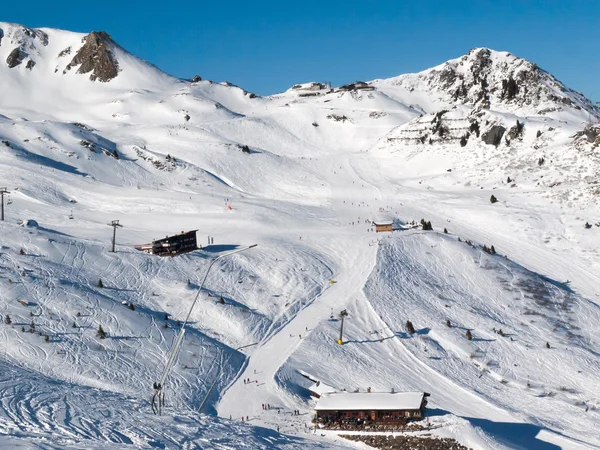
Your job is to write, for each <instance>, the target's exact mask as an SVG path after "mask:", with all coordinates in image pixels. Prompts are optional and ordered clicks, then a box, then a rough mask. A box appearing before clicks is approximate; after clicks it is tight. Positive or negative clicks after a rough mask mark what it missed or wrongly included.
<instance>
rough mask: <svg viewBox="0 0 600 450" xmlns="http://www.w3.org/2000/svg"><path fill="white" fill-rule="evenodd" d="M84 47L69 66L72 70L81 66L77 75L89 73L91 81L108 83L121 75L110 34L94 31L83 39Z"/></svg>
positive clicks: (68, 68)
mask: <svg viewBox="0 0 600 450" xmlns="http://www.w3.org/2000/svg"><path fill="white" fill-rule="evenodd" d="M83 42H84V44H83V46H82V47H81V48H80V49H79V51H78V52H77V54H76V55H75V56H74V57H73V59H72V60H71V62H70V63H69V64H68V65H67V67H66V69H65V70H71V68H72V67H73V66H77V65H79V69H78V70H77V73H81V74H83V73H89V72H91V74H90V80H92V81H96V80H98V81H101V82H108V81H110V80H112V79H113V78H115V77H116V76H117V75H118V74H119V63H118V61H117V59H116V58H115V55H114V53H113V52H112V48H113V47H114V46H115V45H116V44H115V43H114V41H113V40H112V39H111V37H110V36H109V35H108V33H106V32H104V31H93V32H92V33H90V34H88V35H87V36H85V37H84V38H83Z"/></svg>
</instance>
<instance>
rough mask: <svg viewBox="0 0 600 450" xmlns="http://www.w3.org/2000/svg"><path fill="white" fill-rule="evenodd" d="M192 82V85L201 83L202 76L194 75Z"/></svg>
mask: <svg viewBox="0 0 600 450" xmlns="http://www.w3.org/2000/svg"><path fill="white" fill-rule="evenodd" d="M190 81H191V82H192V83H198V82H199V81H202V78H200V75H194V77H193V78H192V79H191V80H190Z"/></svg>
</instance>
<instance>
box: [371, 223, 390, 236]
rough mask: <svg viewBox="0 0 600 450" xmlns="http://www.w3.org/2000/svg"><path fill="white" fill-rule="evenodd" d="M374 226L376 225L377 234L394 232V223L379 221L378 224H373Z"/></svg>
mask: <svg viewBox="0 0 600 450" xmlns="http://www.w3.org/2000/svg"><path fill="white" fill-rule="evenodd" d="M373 225H375V231H376V232H377V233H381V232H385V231H392V225H393V222H392V221H391V220H390V221H377V222H375V221H374V222H373Z"/></svg>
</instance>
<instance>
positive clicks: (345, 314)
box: [337, 309, 348, 345]
mask: <svg viewBox="0 0 600 450" xmlns="http://www.w3.org/2000/svg"><path fill="white" fill-rule="evenodd" d="M345 317H348V313H347V312H346V310H345V309H344V310H343V311H341V312H340V320H341V321H342V322H341V324H340V338H339V339H338V341H337V343H338V344H340V345H342V344H343V343H344V341H343V340H342V337H343V333H344V318H345Z"/></svg>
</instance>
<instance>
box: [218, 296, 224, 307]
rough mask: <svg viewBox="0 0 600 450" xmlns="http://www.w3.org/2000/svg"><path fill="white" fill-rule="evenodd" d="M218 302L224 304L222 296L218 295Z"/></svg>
mask: <svg viewBox="0 0 600 450" xmlns="http://www.w3.org/2000/svg"><path fill="white" fill-rule="evenodd" d="M219 303H220V304H221V305H224V304H225V299H224V298H223V297H219Z"/></svg>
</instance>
